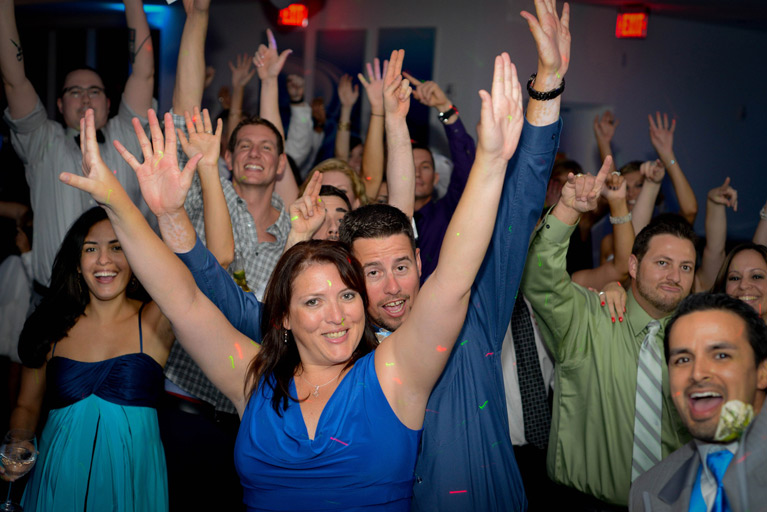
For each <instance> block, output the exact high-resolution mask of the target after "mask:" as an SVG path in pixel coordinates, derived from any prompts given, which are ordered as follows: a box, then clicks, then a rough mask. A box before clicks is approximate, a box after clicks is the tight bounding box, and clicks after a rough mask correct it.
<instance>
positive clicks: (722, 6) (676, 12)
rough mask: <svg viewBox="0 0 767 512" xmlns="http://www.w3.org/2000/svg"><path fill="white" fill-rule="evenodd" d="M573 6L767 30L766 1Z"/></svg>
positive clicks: (611, 0)
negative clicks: (633, 9)
mask: <svg viewBox="0 0 767 512" xmlns="http://www.w3.org/2000/svg"><path fill="white" fill-rule="evenodd" d="M569 1H570V2H572V3H578V4H591V5H601V6H607V7H614V8H615V9H616V10H617V9H618V8H619V7H622V6H635V5H644V6H646V7H648V8H649V9H650V14H657V15H661V16H671V17H676V18H683V19H688V20H695V21H703V22H707V23H716V24H724V25H730V26H736V27H741V28H748V29H754V30H767V0H726V1H722V0H662V1H647V2H638V1H636V0H633V1H631V0H569Z"/></svg>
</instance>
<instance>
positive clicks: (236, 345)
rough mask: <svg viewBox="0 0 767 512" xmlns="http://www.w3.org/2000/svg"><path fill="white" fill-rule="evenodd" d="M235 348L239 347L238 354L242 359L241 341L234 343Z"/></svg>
mask: <svg viewBox="0 0 767 512" xmlns="http://www.w3.org/2000/svg"><path fill="white" fill-rule="evenodd" d="M234 348H236V349H237V355H238V356H240V359H242V349H241V348H240V344H239V343H235V344H234Z"/></svg>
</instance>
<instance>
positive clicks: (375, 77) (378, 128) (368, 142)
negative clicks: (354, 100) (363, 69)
mask: <svg viewBox="0 0 767 512" xmlns="http://www.w3.org/2000/svg"><path fill="white" fill-rule="evenodd" d="M388 67H389V61H388V60H384V62H383V73H382V72H381V61H379V60H378V57H376V58H375V59H373V65H372V66H371V65H370V63H369V62H368V63H367V71H368V79H367V80H366V79H365V76H364V75H363V74H362V73H359V74H358V75H357V78H358V79H359V81H360V83H361V84H362V86H363V87H364V88H365V96H366V97H367V99H368V103H370V122H369V123H368V133H367V135H366V136H365V146H364V147H363V150H362V180H363V182H364V183H365V194H366V195H367V196H368V197H369V198H371V200H372V198H375V197H376V196H377V195H378V189H380V188H381V182H382V181H383V172H384V161H385V160H386V156H385V155H384V115H385V113H384V104H383V77H384V76H386V70H387V69H388Z"/></svg>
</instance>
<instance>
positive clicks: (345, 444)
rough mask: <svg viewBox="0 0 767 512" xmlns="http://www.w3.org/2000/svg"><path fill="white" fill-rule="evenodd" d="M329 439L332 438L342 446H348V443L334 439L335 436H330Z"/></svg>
mask: <svg viewBox="0 0 767 512" xmlns="http://www.w3.org/2000/svg"><path fill="white" fill-rule="evenodd" d="M330 439H332V440H333V441H335V442H336V443H341V444H342V445H344V446H349V443H344V442H343V441H340V440H338V439H336V438H335V437H331V438H330Z"/></svg>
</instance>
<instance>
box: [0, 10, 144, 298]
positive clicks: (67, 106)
mask: <svg viewBox="0 0 767 512" xmlns="http://www.w3.org/2000/svg"><path fill="white" fill-rule="evenodd" d="M13 3H14V2H13V0H0V74H2V80H3V85H4V87H5V93H6V96H7V98H8V108H7V109H6V110H5V112H4V115H3V119H4V120H5V122H6V123H7V124H8V126H9V127H10V129H11V142H12V144H13V148H14V149H15V150H16V153H17V154H18V155H19V158H21V160H22V161H23V162H24V166H25V174H26V178H27V182H28V183H29V189H30V200H31V202H32V209H33V210H34V212H35V250H34V251H32V273H33V277H34V280H35V283H36V286H35V290H36V291H42V290H43V289H44V287H46V286H48V283H49V281H50V275H51V267H52V266H53V259H54V258H55V256H56V252H57V251H58V249H59V245H61V241H62V240H63V239H64V234H65V233H66V231H67V229H69V226H70V225H71V224H72V222H74V220H75V219H77V217H79V216H80V214H81V213H82V212H84V211H85V210H87V209H88V208H90V207H91V206H94V205H95V204H96V203H95V202H94V201H93V200H91V198H89V197H87V196H86V195H85V194H83V193H82V192H80V191H78V190H74V189H72V188H71V187H65V186H62V185H61V183H60V182H59V180H58V175H59V173H60V172H62V171H69V172H77V173H79V172H80V169H81V168H82V153H81V151H80V144H79V142H77V138H79V132H80V119H81V118H82V117H83V116H84V114H85V111H86V110H87V109H88V108H92V109H93V110H94V114H95V118H96V128H97V129H98V130H99V132H98V133H99V144H101V153H102V155H103V157H104V161H105V163H106V164H107V165H108V166H109V168H110V169H113V170H114V172H115V175H116V176H117V178H118V179H119V180H120V183H121V184H122V186H123V187H124V188H125V189H126V191H127V192H128V194H129V195H130V197H131V200H132V201H133V202H134V203H135V204H137V205H139V208H140V209H141V211H142V213H143V214H144V217H146V218H147V220H149V222H150V224H151V225H152V226H156V219H155V217H154V215H152V214H151V212H150V211H149V208H147V206H146V203H144V199H143V198H142V196H141V191H140V190H139V186H138V181H137V180H136V175H135V173H134V172H133V170H132V169H131V168H130V166H129V165H128V164H126V163H125V161H124V160H123V159H122V157H120V155H119V154H118V153H117V150H115V148H114V147H113V146H112V144H111V142H112V140H114V139H119V140H123V141H126V144H127V145H128V146H127V148H128V150H129V151H131V152H132V153H133V154H141V152H140V148H139V146H138V144H137V142H136V140H135V137H134V136H133V133H134V131H133V125H132V124H131V120H132V119H133V118H134V117H138V118H139V120H140V121H141V123H142V124H143V125H144V126H147V120H146V117H145V114H146V111H147V109H148V108H150V107H153V108H155V109H156V108H157V105H156V102H154V100H153V99H152V89H153V87H154V54H153V50H152V39H151V37H150V32H149V25H148V24H147V20H146V16H145V14H144V10H143V5H142V2H141V0H125V2H124V3H125V17H126V21H127V24H128V30H129V33H130V40H129V51H130V56H131V74H130V76H129V77H128V80H127V81H126V82H125V89H124V90H123V94H122V98H121V101H120V107H119V110H118V113H117V115H116V116H115V117H113V118H111V119H109V107H110V102H109V99H108V97H107V94H106V91H105V87H104V82H103V81H102V79H101V77H100V76H99V74H98V73H97V72H96V71H94V70H92V69H90V68H80V69H75V70H72V71H71V72H70V73H68V74H67V75H66V76H65V77H64V82H63V84H62V87H61V89H60V90H59V96H58V99H57V101H56V105H57V107H58V111H59V112H60V113H61V115H62V117H63V120H64V125H63V126H62V125H61V124H60V123H57V122H56V121H53V120H51V119H48V115H47V113H46V110H45V108H44V107H43V104H42V102H41V101H40V98H39V97H38V95H37V92H35V89H34V86H33V85H32V83H31V82H30V81H29V79H28V78H27V76H26V73H25V71H24V52H23V50H22V46H21V41H20V40H19V34H18V31H17V29H16V19H15V14H14V8H13ZM38 64H40V63H38ZM126 64H127V63H126ZM34 300H35V301H37V300H38V298H35V299H34Z"/></svg>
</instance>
